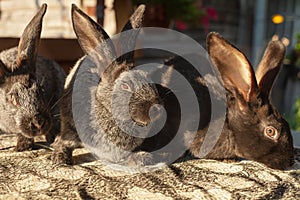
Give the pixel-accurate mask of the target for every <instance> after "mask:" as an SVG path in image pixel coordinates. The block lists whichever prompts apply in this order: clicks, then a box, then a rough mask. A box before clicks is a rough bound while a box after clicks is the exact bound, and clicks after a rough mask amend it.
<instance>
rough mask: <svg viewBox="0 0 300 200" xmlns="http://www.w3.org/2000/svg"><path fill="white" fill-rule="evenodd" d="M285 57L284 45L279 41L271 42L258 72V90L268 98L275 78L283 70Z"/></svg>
mask: <svg viewBox="0 0 300 200" xmlns="http://www.w3.org/2000/svg"><path fill="white" fill-rule="evenodd" d="M284 55H285V46H284V44H283V43H282V42H281V41H279V40H277V41H271V42H269V44H268V46H267V48H266V50H265V53H264V55H263V57H262V60H261V62H260V63H259V65H258V67H257V70H256V73H255V75H256V79H257V82H258V88H259V89H260V91H261V92H262V93H263V94H264V95H266V96H267V97H268V96H269V95H270V92H271V89H272V86H273V83H274V80H275V78H276V77H277V75H278V72H279V71H280V68H281V63H282V61H283V59H284Z"/></svg>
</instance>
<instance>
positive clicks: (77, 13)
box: [51, 4, 161, 165]
mask: <svg viewBox="0 0 300 200" xmlns="http://www.w3.org/2000/svg"><path fill="white" fill-rule="evenodd" d="M144 10H145V6H144V5H140V6H139V7H138V8H137V9H136V10H135V12H134V13H133V14H132V16H131V17H130V19H129V21H128V22H127V24H126V25H125V26H124V28H123V30H122V32H125V31H126V30H134V31H133V32H130V33H129V34H127V33H126V34H123V35H121V43H120V48H121V51H122V52H124V50H126V49H128V50H130V49H131V48H132V49H133V47H134V46H135V40H136V37H137V34H138V30H139V28H140V26H141V22H142V18H143V13H144ZM72 22H73V28H74V31H75V33H76V35H77V38H78V42H79V44H80V46H81V48H82V49H83V51H84V52H85V54H86V55H89V57H88V56H84V57H83V58H82V59H80V60H79V61H78V62H77V63H76V65H75V66H74V67H73V69H72V70H71V72H70V74H69V75H68V77H67V80H66V84H65V90H64V95H63V96H64V97H63V99H62V100H61V102H60V108H61V120H62V124H61V133H60V134H59V136H58V137H57V138H56V140H55V142H54V143H53V145H52V146H53V148H54V152H53V154H52V156H51V160H52V161H53V162H55V163H63V164H73V160H72V152H73V150H74V149H75V148H77V147H80V146H82V142H81V139H80V138H79V135H78V133H77V131H78V130H77V129H76V126H75V123H74V118H73V115H74V110H73V113H72V94H73V95H74V91H73V87H74V82H75V77H76V76H77V75H80V74H79V73H80V72H79V68H80V67H85V66H88V65H95V64H98V65H97V68H99V69H98V73H99V74H98V77H99V84H98V85H97V89H96V92H95V97H94V98H95V100H94V102H92V108H91V109H92V110H93V111H94V112H95V116H96V117H95V119H94V121H93V124H95V126H96V131H97V134H96V136H95V137H96V138H97V142H98V143H99V144H100V146H99V148H100V151H101V156H100V157H99V155H98V157H99V159H100V160H103V161H107V162H110V163H124V164H128V165H131V164H133V165H143V163H146V162H150V161H148V157H151V155H149V154H147V153H146V152H143V151H140V152H139V146H140V145H141V144H142V143H143V138H141V137H134V136H130V135H128V134H127V133H126V132H124V130H122V129H121V128H120V127H119V126H118V124H117V122H116V120H115V119H114V118H113V117H114V116H113V111H112V108H114V109H116V110H115V111H114V113H117V115H118V116H117V117H118V118H119V119H120V121H121V123H125V124H126V123H129V122H128V121H131V120H132V121H133V127H132V126H130V128H133V129H134V126H137V127H144V126H147V125H148V124H149V123H150V122H151V120H153V119H155V118H156V117H158V115H160V107H159V106H158V105H159V104H161V99H160V96H159V94H158V91H157V88H156V87H155V84H152V83H149V77H148V74H149V73H147V72H146V71H144V70H140V69H134V58H133V53H132V52H131V53H126V54H124V55H122V56H120V57H119V58H117V59H116V60H114V61H113V62H112V63H110V64H109V66H108V67H107V69H105V70H104V69H102V68H103V67H105V65H104V63H105V62H106V61H105V59H104V58H103V57H104V56H103V55H104V54H105V55H106V56H108V57H109V59H112V60H113V58H114V57H115V56H116V51H115V47H114V45H113V43H112V41H110V38H109V36H108V35H107V33H106V32H105V31H104V29H103V28H102V27H101V26H100V25H99V24H97V23H96V22H94V21H93V20H92V19H91V18H90V17H89V16H88V15H86V14H85V13H84V12H83V11H81V10H80V9H79V8H78V7H77V6H76V5H75V4H73V5H72ZM100 45H101V46H100ZM98 46H100V47H101V48H99V47H98ZM95 49H97V50H96V51H95ZM122 52H121V53H122ZM90 59H92V60H90ZM101 59H102V60H101ZM100 77H101V78H100ZM89 78H91V77H87V79H89ZM87 79H86V80H87ZM127 97H130V98H129V99H128V98H127ZM126 98H127V100H126ZM128 100H129V113H130V116H131V117H128V115H127V116H126V111H127V110H126V108H127V105H128V104H127V103H128V102H127V101H128ZM73 103H74V102H73ZM82 107H87V105H82ZM150 110H152V115H151V116H150V115H149V111H150ZM98 129H99V130H100V129H102V130H103V131H98ZM125 131H126V130H125ZM133 151H137V152H138V153H137V154H134V155H135V156H130V155H129V154H130V152H133ZM149 160H151V158H149Z"/></svg>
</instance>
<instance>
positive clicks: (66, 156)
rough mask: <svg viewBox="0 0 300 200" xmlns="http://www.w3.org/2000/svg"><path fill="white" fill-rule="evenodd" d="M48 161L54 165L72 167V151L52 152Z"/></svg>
mask: <svg viewBox="0 0 300 200" xmlns="http://www.w3.org/2000/svg"><path fill="white" fill-rule="evenodd" d="M50 160H52V162H53V163H56V164H67V165H72V164H73V160H72V151H71V150H68V149H66V150H64V151H54V152H53V153H52V155H51V156H50Z"/></svg>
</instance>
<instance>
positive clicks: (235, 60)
mask: <svg viewBox="0 0 300 200" xmlns="http://www.w3.org/2000/svg"><path fill="white" fill-rule="evenodd" d="M207 48H208V53H209V55H210V58H211V60H212V63H213V66H214V68H215V71H217V72H219V77H217V78H218V79H219V81H218V82H219V83H223V84H222V85H223V86H224V87H225V90H226V100H225V102H226V110H227V111H226V116H225V123H224V126H223V129H222V131H221V135H220V136H219V138H218V140H217V141H216V144H214V143H213V144H211V145H213V146H212V147H213V148H212V150H211V151H210V152H209V153H208V152H207V153H208V154H206V155H205V156H204V155H203V154H201V146H202V145H203V141H204V137H205V136H206V132H207V128H208V127H209V126H214V125H213V124H211V122H212V121H207V120H206V119H208V118H209V116H210V115H211V113H210V112H211V109H209V107H210V102H211V101H210V98H216V97H217V96H218V94H220V92H219V91H218V88H219V87H214V88H213V89H212V93H213V94H215V97H210V98H209V97H208V91H207V89H206V86H205V85H207V83H208V82H213V81H212V80H213V79H216V77H210V78H209V79H205V78H203V77H202V76H201V75H200V74H199V75H197V74H196V73H195V72H193V66H191V65H190V64H189V63H188V62H186V61H185V60H184V59H182V58H179V57H175V58H173V59H170V60H168V61H167V62H166V65H168V66H171V67H172V68H174V69H176V70H177V71H179V72H180V73H182V74H184V75H185V77H189V78H188V79H189V81H190V83H191V85H193V88H194V90H195V91H196V93H197V97H198V101H199V106H200V111H201V116H203V118H201V122H200V123H199V129H198V131H197V134H196V136H195V137H193V138H189V137H188V136H187V135H186V137H185V138H186V139H187V143H188V144H190V146H189V149H190V152H191V153H192V154H193V155H194V156H195V157H200V158H202V157H204V158H211V159H220V160H223V159H241V158H244V159H249V160H254V161H258V162H261V163H263V164H265V165H267V166H269V167H271V168H276V169H285V168H287V167H289V166H291V165H292V164H293V163H294V159H293V155H294V154H293V140H292V136H291V133H290V128H289V125H288V123H287V122H286V121H285V120H284V119H283V117H282V116H281V115H280V114H279V113H278V111H277V110H276V108H274V107H273V106H272V104H271V102H270V99H269V96H270V92H271V89H272V85H273V82H274V80H275V78H276V76H277V74H278V72H279V71H280V67H281V63H282V60H283V58H284V55H285V46H284V45H283V44H282V42H280V41H271V42H270V43H269V44H268V46H267V49H266V51H265V53H264V56H263V58H262V60H261V62H260V64H259V66H258V68H257V70H256V74H255V73H254V71H253V68H252V66H251V64H250V62H249V61H248V59H247V58H246V56H245V55H244V54H243V53H242V52H240V51H239V50H238V49H237V48H236V47H234V46H233V45H232V44H230V43H229V42H228V41H226V40H225V39H224V38H223V37H221V36H220V35H219V34H218V33H215V32H212V33H210V34H209V35H208V37H207ZM191 74H193V76H194V78H190V77H191ZM216 80H217V79H216ZM215 82H216V81H215ZM216 85H217V84H216ZM201 87H202V88H201ZM220 99H221V98H220ZM167 101H168V100H167ZM164 104H172V101H168V102H164ZM205 116H206V117H205ZM203 119H204V120H203ZM189 120H191V119H189ZM215 120H218V118H217V119H215ZM195 123H196V122H195ZM205 124H206V125H205ZM213 128H214V127H213ZM221 128H222V127H221Z"/></svg>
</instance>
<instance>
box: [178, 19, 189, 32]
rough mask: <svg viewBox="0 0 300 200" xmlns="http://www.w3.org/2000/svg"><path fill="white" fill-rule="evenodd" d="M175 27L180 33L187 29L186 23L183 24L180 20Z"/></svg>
mask: <svg viewBox="0 0 300 200" xmlns="http://www.w3.org/2000/svg"><path fill="white" fill-rule="evenodd" d="M175 25H176V27H177V29H178V30H180V31H184V30H186V29H187V27H188V24H187V23H186V22H183V21H182V20H180V19H179V20H177V21H176V24H175Z"/></svg>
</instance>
